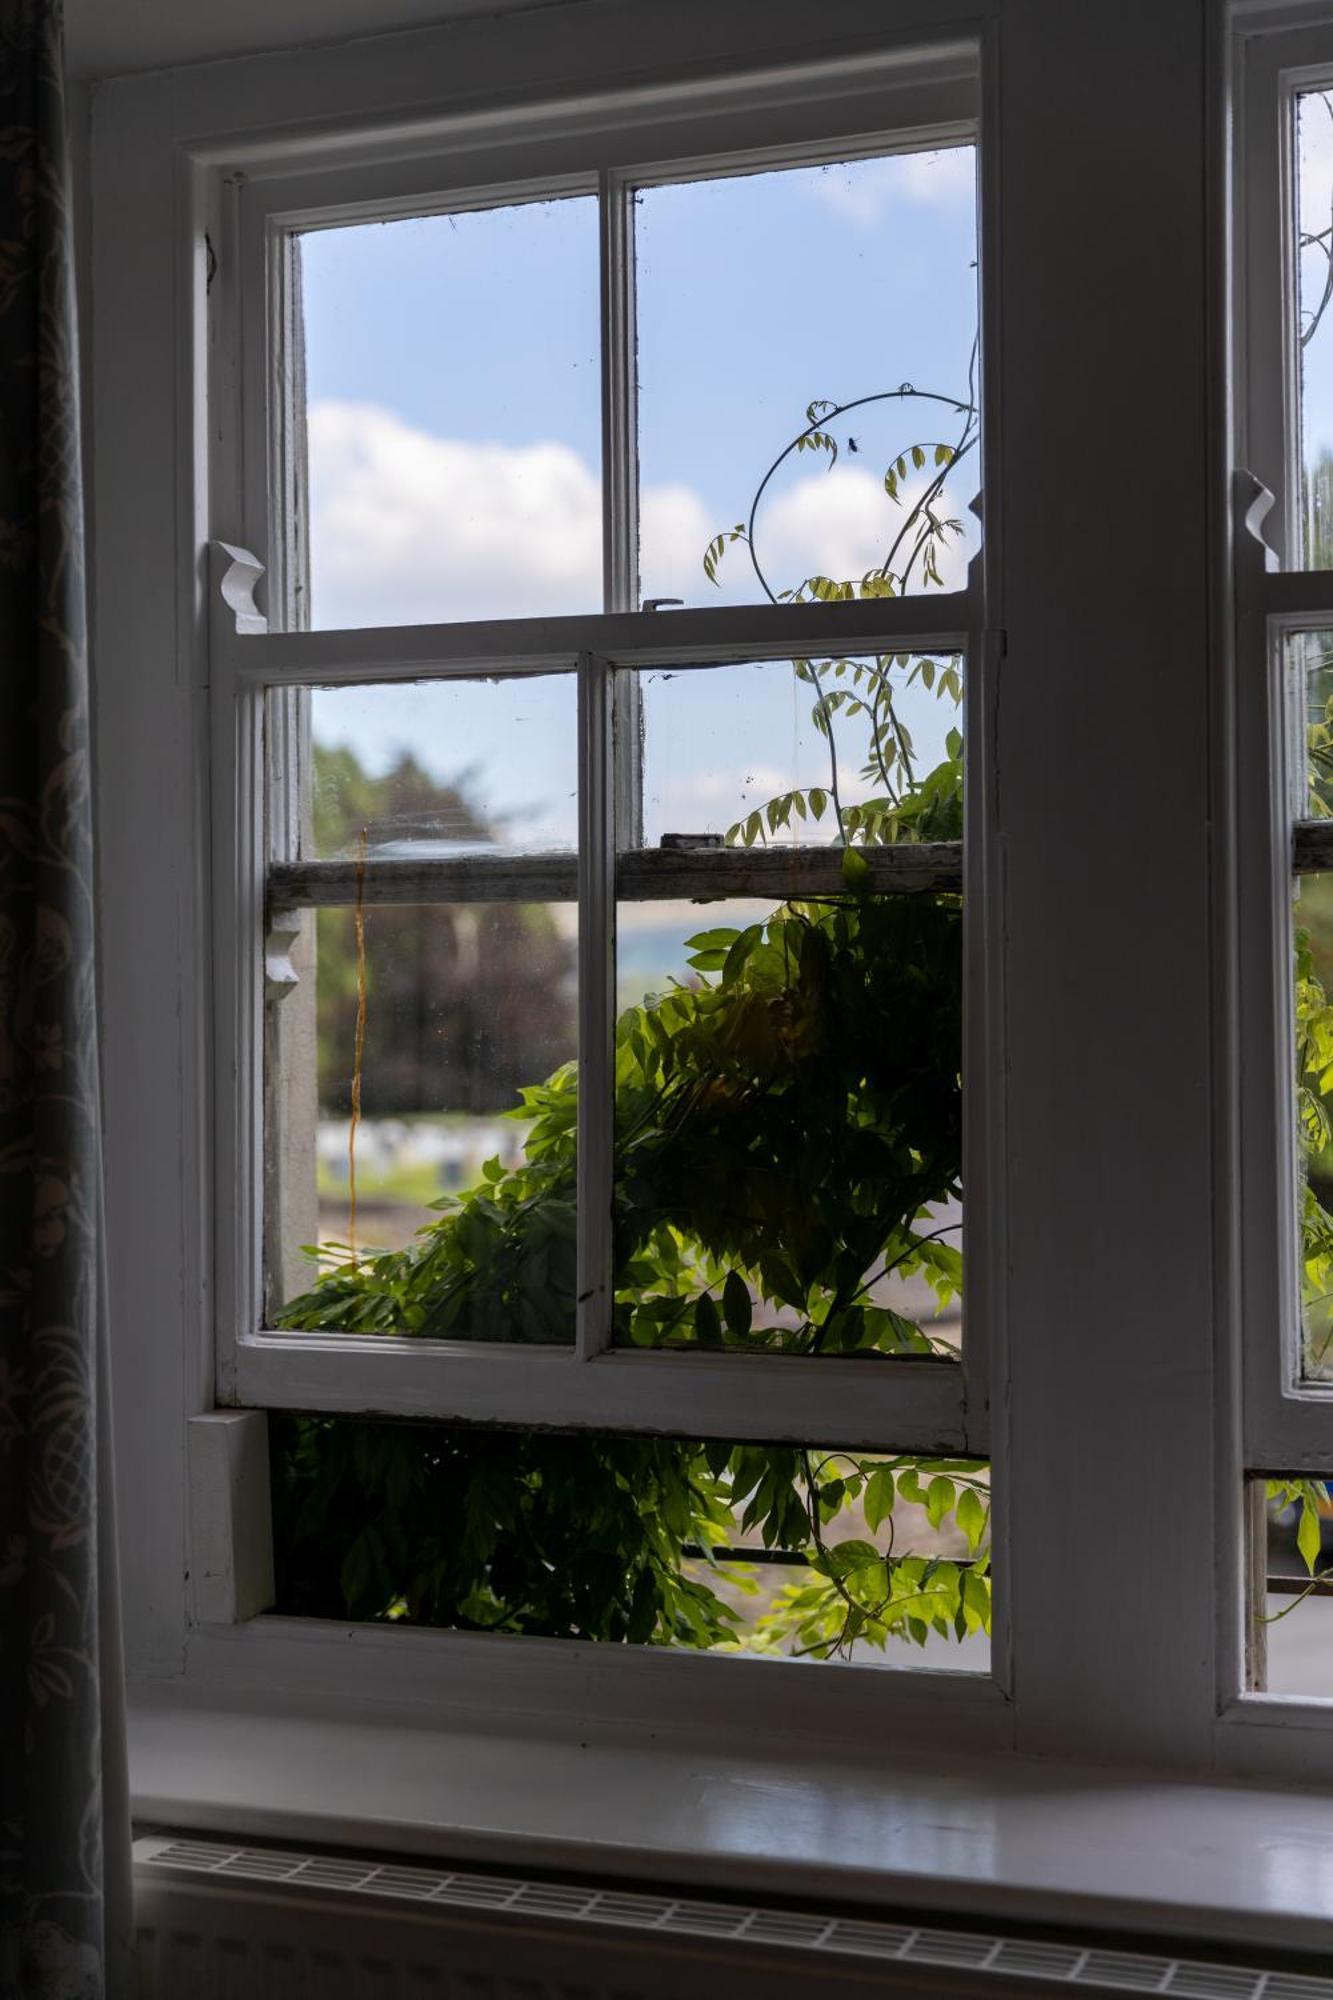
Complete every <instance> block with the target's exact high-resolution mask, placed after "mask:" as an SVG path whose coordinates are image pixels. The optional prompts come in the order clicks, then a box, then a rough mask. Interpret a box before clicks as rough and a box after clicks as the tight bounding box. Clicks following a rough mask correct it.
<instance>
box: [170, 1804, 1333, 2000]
mask: <svg viewBox="0 0 1333 2000" xmlns="http://www.w3.org/2000/svg"><path fill="white" fill-rule="evenodd" d="M135 1880H136V1908H137V1931H138V1943H139V1961H138V1962H139V1993H140V1996H141V2000H184V1996H188V2000H233V1997H234V2000H279V1996H281V2000H371V1996H375V2000H399V1996H407V1995H411V1996H416V2000H424V1996H430V1997H431V2000H682V1996H688V2000H714V1996H717V2000H750V1996H751V1995H753V1996H754V2000H761V1996H762V2000H788V1996H791V2000H796V1996H797V1995H800V1996H801V2000H809V1996H811V1995H813V1994H816V1993H818V1994H824V1993H829V1994H833V1995H847V1996H852V1995H870V1994H914V1995H920V1996H922V2000H929V1996H932V1995H938V1996H940V2000H965V1996H966V2000H973V1996H977V2000H1011V1996H1012V2000H1017V1996H1018V1995H1020V1994H1021V1995H1024V1996H1032V2000H1040V1996H1042V1995H1044V1994H1052V1995H1053V1994H1054V1993H1055V1992H1056V1990H1057V1989H1059V1988H1062V1987H1063V1988H1064V1989H1066V1990H1068V1991H1072V1992H1075V1993H1077V1994H1079V1995H1080V1996H1082V2000H1089V1996H1102V1997H1103V2000H1105V1996H1109V1995H1117V1996H1120V2000H1132V1996H1134V1995H1141V1994H1150V1993H1151V1994H1158V1995H1163V1994H1164V1995H1168V1996H1172V2000H1333V1979H1329V1978H1323V1977H1318V1976H1312V1975H1308V1974H1302V1973H1298V1972H1290V1971H1283V1970H1280V1969H1275V1968H1273V1967H1263V1966H1260V1965H1245V1964H1235V1963H1228V1964H1223V1963H1220V1962H1212V1961H1208V1960H1202V1959H1189V1958H1178V1957H1172V1956H1169V1955H1165V1954H1162V1955H1159V1954H1156V1953H1151V1952H1146V1951H1124V1950H1116V1949H1112V1948H1109V1947H1106V1946H1104V1945H1101V1944H1097V1943H1092V1942H1089V1943H1087V1944H1081V1943H1079V1942H1078V1941H1076V1940H1074V1941H1064V1940H1060V1941H1053V1940H1047V1939H1038V1938H1024V1937H1022V1936H1019V1935H1004V1934H999V1933H997V1932H995V1931H993V1930H991V1931H981V1930H954V1929H946V1928H942V1927H939V1926H933V1925H930V1926H928V1925H913V1924H908V1923H902V1922H889V1921H879V1920H876V1919H874V1918H861V1917H848V1916H845V1915H837V1914H832V1913H826V1914H821V1913H819V1912H817V1911H806V1910H791V1909H780V1908H769V1907H757V1906H754V1905H745V1904H740V1903H734V1902H724V1901H722V1900H720V1899H719V1900H711V1899H708V1898H703V1897H675V1896H670V1895H658V1894H648V1893H641V1892H638V1891H631V1890H622V1889H618V1888H608V1887H605V1886H593V1885H589V1884H582V1883H577V1882H552V1881H546V1880H539V1879H528V1878H524V1877H520V1876H500V1875H490V1874H481V1873H463V1872H460V1871H457V1870H449V1869H439V1868H429V1867H420V1866H406V1865H399V1864H397V1863H388V1862H381V1861H375V1860H364V1861H363V1860H356V1859H348V1858H346V1857H343V1856H337V1855H329V1854H321V1853H314V1852H302V1851H299V1850H295V1849H286V1848H275V1847H261V1846H249V1845H246V1846H241V1845H233V1844H230V1843H226V1842H220V1841H210V1840H203V1839H193V1838H181V1837H171V1836H146V1837H144V1838H142V1839H140V1840H138V1841H136V1843H135Z"/></svg>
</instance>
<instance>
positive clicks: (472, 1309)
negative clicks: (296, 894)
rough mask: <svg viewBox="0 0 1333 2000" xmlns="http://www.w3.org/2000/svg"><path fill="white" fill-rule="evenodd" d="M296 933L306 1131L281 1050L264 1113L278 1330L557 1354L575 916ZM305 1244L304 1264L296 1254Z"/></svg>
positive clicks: (433, 919) (454, 918)
mask: <svg viewBox="0 0 1333 2000" xmlns="http://www.w3.org/2000/svg"><path fill="white" fill-rule="evenodd" d="M306 921H307V923H310V922H313V928H314V961H315V963H314V982H313V984H314V1017H315V1018H314V1022H313V1034H312V1036H311V1038H310V1041H309V1042H308V1044H307V1067H306V1077H307V1103H308V1099H309V1097H310V1096H311V1095H313V1099H314V1103H313V1116H312V1115H310V1112H309V1110H308V1111H307V1115H306V1117H305V1118H304V1119H301V1118H300V1116H299V1114H298V1111H297V1105H296V1098H297V1092H298V1087H299V1086H298V1079H299V1077H300V1062H299V1053H300V1052H299V1049H298V1047H297V1046H296V1043H295V1032H294V1030H288V1031H287V1034H286V1040H285V1042H284V1044H283V1054H284V1056H285V1058H286V1063H285V1069H284V1072H283V1073H282V1074H280V1075H279V1076H278V1077H277V1078H275V1088H274V1091H273V1092H272V1093H271V1095H272V1097H273V1098H274V1100H275V1111H276V1112H277V1114H278V1115H277V1117H276V1119H275V1122H276V1124H277V1129H276V1130H275V1131H274V1132H273V1133H272V1135H271V1140H270V1143H271V1145H273V1146H274V1147H275V1148H276V1150H277V1154H278V1167H279V1174H278V1178H279V1180H280V1188H279V1190H278V1192H277V1200H278V1214H279V1216H281V1217H282V1219H283V1224H282V1226H283V1229H284V1240H282V1241H281V1242H280V1243H279V1244H277V1245H276V1246H275V1250H276V1252H277V1257H278V1261H279V1265H280V1271H281V1275H282V1284H283V1289H284V1291H285V1296H286V1301H287V1302H286V1304H285V1305H284V1307H283V1310H282V1312H281V1315H280V1318H281V1323H282V1324H284V1325H286V1326H289V1327H296V1328H312V1327H320V1328H323V1329H325V1330H329V1331H342V1332H387V1333H404V1334H406V1333H416V1334H421V1335H423V1336H429V1337H434V1338H438V1339H450V1340H491V1341H494V1340H513V1341H527V1342H532V1341H552V1340H557V1341H559V1340H567V1339H571V1338H572V1337H573V1323H574V1172H573V1163H574V1143H573V1139H574V1135H573V1112H574V1105H575V1102H576V1090H575V1084H574V1077H573V1061H574V1056H575V1052H576V1046H577V1038H576V963H575V958H576V930H577V910H576V906H575V905H574V904H573V903H572V902H562V903H554V904H544V903H543V904H534V903H524V902H512V901H506V902H492V903H482V902H468V903H461V904H438V903H437V904H429V905H409V906H406V907H394V906H389V907H376V906H372V907H370V908H366V909H364V910H363V911H361V912H360V913H359V916H358V913H357V912H356V911H355V910H352V909H324V910H319V911H318V912H315V913H313V918H312V917H311V916H309V915H308V916H307V919H306ZM358 933H359V934H358ZM296 991H297V992H298V993H299V991H300V987H299V985H298V987H297V989H296ZM294 997H295V995H294V994H289V995H287V996H286V997H285V998H284V999H282V1000H280V1001H278V1002H276V1003H275V1010H280V1009H282V1008H286V1007H288V1006H290V1005H291V1002H292V1000H293V998H294ZM283 1026H284V1028H285V1026H286V1024H285V1023H284V1024H283ZM284 1086H285V1089H284ZM283 1112H285V1117H284V1116H283V1115H282V1113H283ZM303 1137H304V1138H305V1140H306V1143H305V1145H302V1144H301V1139H302V1138H303ZM553 1141H554V1142H555V1143H554V1150H553ZM302 1194H304V1197H305V1198H304V1201H302V1199H301V1195H302ZM535 1195H540V1214H539V1216H537V1217H530V1216H529V1215H528V1214H527V1213H526V1211H525V1206H524V1205H525V1203H530V1202H531V1199H532V1197H533V1196H535ZM312 1219H313V1223H314V1227H312V1226H311V1222H312ZM316 1239H318V1243H319V1246H320V1248H319V1254H318V1258H317V1259H313V1258H312V1257H311V1256H310V1255H308V1254H305V1253H304V1252H303V1249H302V1246H303V1245H307V1244H311V1243H312V1242H314V1241H315V1240H316ZM383 1253H389V1254H383Z"/></svg>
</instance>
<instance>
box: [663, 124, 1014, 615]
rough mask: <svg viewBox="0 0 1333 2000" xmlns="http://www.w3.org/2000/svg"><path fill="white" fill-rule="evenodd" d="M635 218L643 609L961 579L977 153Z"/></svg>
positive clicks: (753, 178) (737, 180) (844, 171)
mask: <svg viewBox="0 0 1333 2000" xmlns="http://www.w3.org/2000/svg"><path fill="white" fill-rule="evenodd" d="M636 204H637V205H636V225H635V227H636V248H637V302H638V321H639V425H640V450H639V464H640V476H641V481H642V492H641V506H640V514H641V520H640V583H641V590H642V593H643V595H644V596H646V597H663V596H668V595H670V596H675V597H681V598H684V599H685V600H686V602H688V603H694V604H697V603H701V602H703V603H714V602H722V601H729V602H733V603H747V602H754V601H756V600H757V599H761V598H764V597H766V596H769V595H773V594H781V593H783V592H785V591H793V590H795V591H799V590H801V589H802V587H803V586H804V587H805V591H806V594H810V587H811V579H813V578H816V577H825V578H831V579H833V580H834V581H836V582H839V583H842V582H852V583H853V584H855V585H856V586H857V587H858V588H859V587H860V581H861V579H863V578H866V577H870V578H871V579H872V588H875V587H883V586H882V585H877V584H875V583H874V582H873V579H874V578H876V577H881V576H885V575H887V576H888V577H889V578H890V579H891V580H892V584H893V587H894V588H895V590H898V591H901V590H902V589H911V590H917V589H921V588H923V587H925V586H927V585H928V584H929V583H930V582H931V581H932V578H933V576H934V575H935V574H936V573H938V578H939V580H940V581H942V582H944V583H945V584H948V585H955V586H956V585H958V584H959V583H960V582H961V581H962V579H963V574H964V570H965V567H966V562H967V557H968V553H969V551H970V550H971V549H972V548H973V547H974V546H975V533H974V530H975V522H974V520H973V518H972V516H971V515H970V514H969V512H968V503H969V502H970V500H971V499H972V497H973V495H974V494H975V493H976V492H977V490H978V488H979V486H980V469H979V454H978V452H977V450H976V441H977V422H976V411H975V384H976V374H975V352H974V343H975V340H976V333H977V282H976V255H977V253H976V163H975V154H974V150H973V148H972V147H970V146H959V147H952V148H948V149H946V150H943V151H937V152H931V153H906V154H897V155H894V156H889V157H881V158H878V159H860V160H852V161H847V162H843V163H840V164H836V165H830V166H810V167H794V168H787V169H783V170H781V171H776V172H770V173H754V174H740V175H732V176H730V177H726V178H719V179H711V180H698V181H691V182H688V183H684V184H680V185H675V186H667V187H652V188H645V189H642V190H641V191H640V192H639V194H638V195H637V196H636ZM913 385H914V387H913ZM904 390H906V391H910V393H903V392H904ZM852 405H854V406H855V407H848V406H852ZM798 440H801V441H802V442H800V443H798ZM835 445H836V447H837V449H836V453H835V452H834V449H833V447H834V446H835ZM784 454H785V456H784ZM779 459H781V463H780V464H779V465H778V466H777V469H776V471H775V472H774V473H773V476H772V478H771V480H769V482H768V484H767V486H766V487H765V490H764V492H763V496H762V499H761V501H760V504H759V507H758V511H757V514H756V517H755V522H754V536H753V540H752V541H749V540H745V541H741V542H738V543H732V542H730V540H728V542H727V544H726V547H725V549H724V551H723V552H721V554H720V560H718V561H717V562H716V564H715V565H710V567H714V566H715V569H716V576H715V583H714V581H710V580H709V578H708V576H707V575H706V574H705V569H704V554H705V550H706V549H708V547H709V545H710V543H711V541H712V539H713V537H715V536H717V535H724V536H729V534H730V531H731V530H732V529H733V528H734V527H736V526H737V525H738V524H740V525H742V526H746V525H747V524H748V523H749V521H750V516H751V509H752V506H753V505H754V502H755V497H756V494H757V492H758V489H759V488H760V486H761V484H762V483H763V482H764V479H765V475H766V473H767V471H768V469H769V468H770V467H771V466H773V465H774V462H775V461H777V460H779ZM900 461H901V466H900V464H899V462H900ZM886 475H888V483H889V488H890V490H888V491H886V485H885V481H886ZM932 517H933V519H932ZM954 522H957V523H959V524H960V525H961V532H959V531H957V530H955V528H954V527H953V526H951V525H948V524H951V523H954ZM716 553H717V552H715V554H716ZM715 584H716V586H717V587H715ZM719 593H720V594H719Z"/></svg>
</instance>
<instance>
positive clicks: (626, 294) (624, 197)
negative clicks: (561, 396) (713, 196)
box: [598, 172, 639, 611]
mask: <svg viewBox="0 0 1333 2000" xmlns="http://www.w3.org/2000/svg"><path fill="white" fill-rule="evenodd" d="M598 202H599V209H600V220H601V271H602V299H601V321H602V583H603V603H604V605H605V608H606V610H608V611H632V610H633V609H634V608H635V605H636V603H637V601H638V568H639V563H638V553H639V520H638V506H639V468H638V451H637V447H636V432H637V421H636V417H637V408H636V406H637V397H638V390H637V384H636V381H635V320H634V218H633V209H632V200H631V193H630V190H629V188H627V187H626V186H625V184H624V183H623V181H621V180H620V178H619V176H617V175H615V174H612V173H605V172H604V173H603V174H602V175H601V179H600V184H599V188H598Z"/></svg>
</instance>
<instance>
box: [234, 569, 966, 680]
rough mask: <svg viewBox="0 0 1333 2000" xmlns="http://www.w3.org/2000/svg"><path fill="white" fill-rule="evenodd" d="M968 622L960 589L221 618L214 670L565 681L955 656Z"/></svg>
mask: <svg viewBox="0 0 1333 2000" xmlns="http://www.w3.org/2000/svg"><path fill="white" fill-rule="evenodd" d="M242 553H243V552H242ZM246 561H247V563H249V562H252V561H253V558H246ZM256 567H257V568H259V573H260V574H261V575H262V567H261V566H258V565H256ZM973 613H974V606H973V604H972V602H971V599H970V597H969V595H968V593H967V592H966V591H940V592H939V593H934V592H932V594H931V595H930V596H928V597H876V598H864V599H860V600H856V601H853V602H851V603H847V604H728V605H720V606H718V607H716V608H714V607H708V608H706V609H703V610H685V611H656V612H654V611H624V612H607V613H605V614H603V615H602V616H600V617H598V616H596V615H595V614H594V615H590V616H585V617H560V618H517V619H512V618H497V619H486V620H477V621H475V622H460V623H458V624H453V625H380V626H365V627H363V628H360V629H357V630H351V631H336V632H333V631H330V632H268V633H264V632H254V631H236V630H234V629H231V627H230V625H229V624H228V622H227V621H221V623H222V628H223V629H221V630H220V632H219V634H218V638H217V642H216V645H215V649H214V665H215V668H216V666H217V665H218V664H219V662H221V663H223V664H225V666H226V668H227V671H228V672H229V673H231V674H234V675H235V677H236V679H237V680H238V681H245V682H249V683H251V684H255V683H258V684H259V685H262V686H267V687H285V686H291V685H294V684H295V685H305V686H309V687H346V686H351V685H355V684H357V683H360V682H363V681H400V680H414V679H417V678H419V677H423V676H429V677H432V678H435V677H439V678H443V677H445V676H448V675H451V674H477V675H486V674H497V673H505V674H517V673H559V672H561V671H565V672H567V671H568V670H569V669H570V668H571V667H572V666H573V665H574V662H575V660H576V659H577V658H578V656H579V654H580V653H583V652H587V651H589V650H596V651H597V652H599V653H602V654H604V655H606V656H608V657H610V658H612V659H615V660H616V661H617V662H618V663H619V664H620V665H621V666H625V667H656V666H667V667H670V666H674V667H689V666H703V665H711V664H713V663H715V662H716V663H723V662H725V661H728V660H745V659H751V660H780V659H790V658H794V657H797V656H800V655H803V654H805V653H807V652H809V651H810V650H812V649H815V650H824V651H829V652H832V651H834V650H835V649H840V650H841V651H843V652H845V653H869V652H875V651H879V652H885V653H892V652H902V653H912V652H917V653H959V652H962V651H964V650H965V648H966V644H967V634H968V630H969V627H970V625H971V623H972V619H973Z"/></svg>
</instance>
